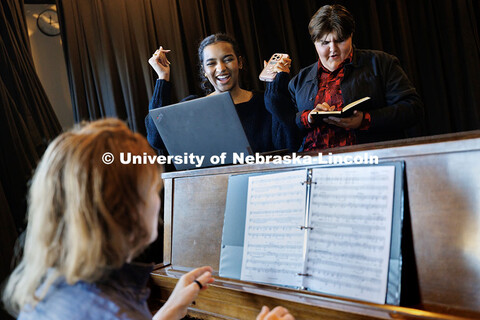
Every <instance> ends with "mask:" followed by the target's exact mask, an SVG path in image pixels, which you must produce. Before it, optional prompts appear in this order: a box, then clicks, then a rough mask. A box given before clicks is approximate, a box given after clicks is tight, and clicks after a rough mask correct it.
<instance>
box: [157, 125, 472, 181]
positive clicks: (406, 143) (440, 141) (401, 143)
mask: <svg viewBox="0 0 480 320" xmlns="http://www.w3.org/2000/svg"><path fill="white" fill-rule="evenodd" d="M461 140H463V141H461ZM466 150H480V130H476V131H470V132H461V133H456V134H447V135H439V136H430V137H421V138H413V139H403V140H395V141H388V142H381V143H368V144H362V145H356V146H348V147H341V148H335V149H326V150H322V152H321V153H322V154H323V155H324V156H326V155H328V154H329V153H330V152H331V153H332V154H333V155H337V154H342V155H345V154H349V155H353V156H355V155H363V154H364V153H365V152H368V154H369V155H376V156H378V157H379V158H381V159H382V160H390V159H392V158H397V157H409V156H419V155H427V154H438V153H449V152H459V151H466ZM298 155H302V156H304V155H309V156H311V157H315V156H318V152H316V153H315V152H307V153H298ZM296 167H305V164H272V163H271V164H244V165H242V164H237V165H228V166H220V167H214V168H204V169H195V170H185V171H177V172H165V173H163V174H162V178H163V179H173V178H181V177H195V176H204V175H212V174H224V173H228V174H239V173H245V172H250V171H265V170H279V169H292V168H296Z"/></svg>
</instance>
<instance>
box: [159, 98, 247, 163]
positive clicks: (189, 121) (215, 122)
mask: <svg viewBox="0 0 480 320" xmlns="http://www.w3.org/2000/svg"><path fill="white" fill-rule="evenodd" d="M150 116H151V117H152V119H153V121H154V122H155V126H156V127H157V130H158V133H159V134H160V136H161V137H162V140H163V143H164V144H165V147H166V148H167V151H168V153H169V154H170V155H172V156H175V155H178V156H182V157H183V158H182V159H183V160H182V161H178V162H174V165H175V168H176V169H177V170H185V169H193V168H203V167H211V166H217V165H222V164H231V163H233V154H234V153H237V154H240V153H243V154H245V155H247V154H252V150H251V148H250V145H249V143H248V139H247V137H246V135H245V132H244V130H243V126H242V123H241V122H240V119H239V118H238V114H237V111H236V110H235V105H234V104H233V101H232V98H231V97H230V93H229V92H225V93H221V94H216V95H211V96H208V97H203V98H198V99H194V100H189V101H185V102H180V103H177V104H173V105H169V106H165V107H160V108H157V109H153V110H150ZM222 154H223V156H222ZM192 155H193V156H199V157H201V156H203V161H202V162H201V163H200V162H199V161H198V160H197V159H198V158H192V157H193V156H192ZM221 156H222V157H221ZM185 160H186V161H185ZM179 162H181V163H179Z"/></svg>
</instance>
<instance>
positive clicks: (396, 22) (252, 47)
mask: <svg viewBox="0 0 480 320" xmlns="http://www.w3.org/2000/svg"><path fill="white" fill-rule="evenodd" d="M333 2H336V3H341V4H343V5H345V6H346V7H347V8H348V9H349V10H350V11H351V12H352V13H353V14H354V16H355V18H356V23H357V30H356V32H355V35H354V44H355V45H356V46H357V47H358V48H369V49H378V50H383V51H386V52H388V53H391V54H394V55H396V56H397V57H398V58H399V59H400V61H401V64H402V66H403V68H404V69H405V71H406V72H407V74H408V75H409V77H410V79H411V80H412V82H413V83H414V85H415V86H416V88H417V90H418V91H419V93H420V94H421V96H422V97H423V100H424V102H425V110H426V118H425V120H424V121H423V122H422V125H423V127H424V128H423V129H424V134H427V135H431V134H439V133H449V132H458V131H465V130H472V129H478V128H480V110H479V109H480V107H479V103H480V102H479V101H480V90H479V88H480V80H479V77H478V76H477V75H478V74H479V73H480V43H479V36H478V30H479V24H480V9H479V7H480V5H479V1H478V0H403V1H401V0H396V1H394V0H361V1H360V0H349V1H333ZM328 3H332V1H315V0H295V1H290V0H261V1H258V0H244V1H234V0H90V1H78V0H57V4H58V7H59V11H60V15H61V24H62V30H63V42H64V45H65V49H66V56H67V61H68V62H67V64H68V68H69V76H70V85H71V92H73V97H72V101H73V105H74V109H75V120H76V121H80V120H82V119H97V118H100V117H105V116H114V117H119V118H122V119H126V120H127V121H128V123H129V125H130V126H131V128H133V129H134V130H136V131H140V132H144V130H145V129H144V125H143V118H144V116H145V115H146V114H147V105H148V100H149V98H150V96H151V94H152V88H153V83H154V75H153V73H152V71H151V69H150V66H149V65H148V63H147V60H148V58H149V57H150V56H151V54H152V53H153V51H154V50H155V49H156V48H157V47H158V46H159V45H163V46H164V47H166V48H168V49H171V50H172V52H171V54H170V55H169V59H170V61H171V62H172V76H171V81H172V82H173V83H174V97H173V101H177V100H179V99H181V98H183V97H184V96H186V95H188V94H193V93H196V94H200V93H201V90H200V88H199V85H198V82H199V81H198V66H197V52H196V51H197V45H198V43H199V41H200V40H201V39H202V38H204V37H205V36H207V35H209V34H211V33H215V32H220V31H221V32H227V33H229V34H231V35H233V36H235V37H236V39H237V40H238V42H239V44H240V46H241V48H242V50H243V54H244V58H246V62H247V68H246V70H247V71H246V72H244V74H243V86H245V87H246V88H249V89H253V90H262V89H263V88H264V87H263V83H260V82H259V81H258V78H257V77H258V74H259V73H260V71H261V68H262V66H263V60H267V59H268V58H269V57H270V56H271V54H272V53H274V52H286V53H288V54H290V56H291V57H292V59H293V65H292V74H295V73H296V72H298V71H299V70H300V68H302V67H305V66H307V65H309V64H311V63H313V62H314V61H315V60H316V59H317V56H316V53H315V50H314V47H313V45H312V43H311V41H310V39H309V35H308V30H307V25H308V22H309V20H310V18H311V16H312V15H313V13H314V12H315V11H316V10H317V9H318V8H319V7H321V6H322V5H324V4H328Z"/></svg>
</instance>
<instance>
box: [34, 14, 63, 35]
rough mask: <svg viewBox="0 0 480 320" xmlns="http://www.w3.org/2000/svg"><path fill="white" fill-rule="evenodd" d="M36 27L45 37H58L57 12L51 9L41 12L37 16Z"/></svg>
mask: <svg viewBox="0 0 480 320" xmlns="http://www.w3.org/2000/svg"><path fill="white" fill-rule="evenodd" d="M37 26H38V29H40V31H42V32H43V33H44V34H46V35H47V36H51V37H53V36H58V35H59V34H60V24H59V23H58V16H57V12H56V11H55V10H52V9H47V10H45V11H42V13H40V14H39V15H38V18H37Z"/></svg>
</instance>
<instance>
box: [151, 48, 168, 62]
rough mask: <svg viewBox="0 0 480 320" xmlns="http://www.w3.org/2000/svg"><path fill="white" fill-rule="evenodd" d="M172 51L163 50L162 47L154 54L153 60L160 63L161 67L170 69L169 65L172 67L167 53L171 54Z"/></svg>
mask: <svg viewBox="0 0 480 320" xmlns="http://www.w3.org/2000/svg"><path fill="white" fill-rule="evenodd" d="M170 51H171V50H167V49H163V47H162V46H160V48H158V49H157V50H155V52H154V53H153V55H152V58H153V59H154V60H155V61H158V62H159V63H160V64H161V65H163V66H164V67H168V65H170V61H168V59H167V56H166V53H168V52H170Z"/></svg>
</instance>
